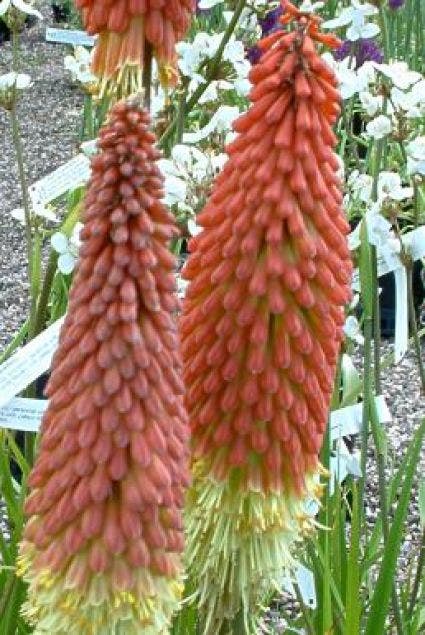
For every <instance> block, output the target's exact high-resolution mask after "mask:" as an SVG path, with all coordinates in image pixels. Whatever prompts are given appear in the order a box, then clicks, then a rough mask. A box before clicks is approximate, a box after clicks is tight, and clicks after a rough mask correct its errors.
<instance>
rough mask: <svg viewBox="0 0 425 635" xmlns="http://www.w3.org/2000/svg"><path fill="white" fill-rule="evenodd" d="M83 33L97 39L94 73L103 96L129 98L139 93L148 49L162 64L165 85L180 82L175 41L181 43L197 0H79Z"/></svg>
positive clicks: (162, 80) (77, 5) (159, 63)
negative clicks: (178, 79) (134, 93)
mask: <svg viewBox="0 0 425 635" xmlns="http://www.w3.org/2000/svg"><path fill="white" fill-rule="evenodd" d="M75 4H76V7H77V8H78V9H80V10H81V15H82V20H83V24H84V27H85V29H86V30H87V32H88V33H90V34H91V35H98V36H99V37H98V40H97V42H96V45H95V49H94V56H93V64H92V70H93V72H94V73H95V74H96V75H97V76H98V77H99V78H100V80H101V87H102V88H101V92H114V91H115V92H117V91H118V92H119V93H120V94H121V95H126V94H129V93H132V92H135V91H136V90H138V89H140V86H141V78H142V71H143V67H144V65H145V63H146V62H147V52H148V47H150V48H151V50H152V54H153V56H154V57H155V59H156V61H157V63H158V69H159V78H160V81H161V83H162V84H163V85H164V86H174V85H175V84H176V82H177V77H178V73H177V67H176V61H177V55H176V49H175V46H176V43H177V42H178V41H179V40H181V39H182V37H183V36H184V34H185V33H186V31H187V28H188V26H189V23H190V19H191V15H192V13H193V11H194V8H195V2H194V0H115V1H114V2H113V3H111V2H105V0H75Z"/></svg>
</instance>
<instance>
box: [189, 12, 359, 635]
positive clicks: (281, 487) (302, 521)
mask: <svg viewBox="0 0 425 635" xmlns="http://www.w3.org/2000/svg"><path fill="white" fill-rule="evenodd" d="M286 9H288V6H286ZM289 11H290V14H289V17H292V18H294V19H295V28H294V29H293V30H292V31H283V30H280V31H279V32H277V33H273V34H271V35H270V36H268V37H267V38H266V39H264V40H263V41H261V42H260V46H261V48H262V49H263V51H264V53H263V55H262V57H261V60H260V62H259V63H258V65H257V66H255V67H253V68H252V70H251V77H250V79H251V81H252V83H253V88H252V90H251V93H250V100H251V102H252V103H251V106H250V108H249V110H248V112H247V113H246V114H244V115H242V116H241V117H240V118H239V119H238V120H237V121H236V122H235V124H234V129H235V130H236V131H237V132H238V133H239V136H238V137H237V138H236V140H235V141H233V142H232V143H231V144H230V145H229V146H228V147H227V153H228V155H229V160H228V162H227V164H226V165H225V167H224V169H223V171H222V172H221V174H220V175H219V176H218V177H217V179H216V182H215V185H214V188H213V192H212V195H211V197H210V199H209V201H208V202H207V204H206V206H205V208H204V209H203V211H202V212H201V213H200V215H199V216H198V222H199V224H200V226H201V227H203V231H202V232H201V233H200V234H199V235H197V236H196V237H195V238H193V239H192V240H191V243H190V251H191V255H190V257H189V260H188V263H187V265H186V267H185V270H184V276H185V277H186V279H188V280H189V286H188V289H187V293H186V299H185V303H184V309H183V316H182V319H181V333H182V350H183V362H184V377H185V382H186V387H187V406H188V411H189V421H190V423H191V428H192V434H193V451H194V466H193V472H194V477H193V478H194V482H193V485H192V488H191V490H190V494H189V497H188V500H189V502H188V508H187V519H188V529H187V533H188V544H187V560H188V569H189V576H190V577H191V578H192V583H191V586H192V588H198V589H199V592H198V606H199V610H200V613H201V615H202V621H203V626H202V631H201V632H202V633H203V635H206V634H208V635H212V634H215V633H219V632H220V633H221V632H226V633H227V630H229V625H228V624H226V622H228V621H231V620H232V618H233V617H234V616H235V615H238V620H239V619H241V618H243V620H244V621H245V624H246V628H247V629H248V628H251V629H252V630H255V626H254V624H255V614H256V613H257V614H258V610H256V609H258V606H259V604H260V602H261V600H262V599H263V598H264V593H265V592H269V591H270V589H271V587H273V583H274V582H278V581H279V579H281V573H282V567H283V566H285V565H287V566H289V567H290V566H291V565H292V563H293V561H292V559H291V547H292V546H293V544H294V542H295V541H297V540H298V539H300V537H301V536H302V535H303V534H304V533H305V532H307V531H308V530H309V529H311V528H312V526H313V523H314V520H313V519H312V518H311V517H310V516H309V515H308V514H307V511H306V510H307V508H308V507H307V502H308V501H309V500H311V499H312V498H314V499H315V498H318V496H319V495H320V485H319V475H320V472H321V469H322V468H321V467H320V464H319V460H318V454H319V451H320V447H321V444H322V437H323V433H324V430H325V427H326V421H327V417H328V408H329V403H330V397H331V392H332V387H333V380H334V373H335V366H336V360H337V355H338V350H339V346H340V342H341V339H342V337H343V331H342V328H343V324H344V311H343V306H344V304H345V303H346V302H347V301H348V300H349V298H350V278H351V270H352V265H351V262H350V255H349V250H348V247H347V241H346V234H347V232H348V231H349V226H348V224H347V222H346V220H345V218H344V215H343V212H342V209H341V203H342V195H341V192H340V182H339V179H338V176H337V169H338V165H339V164H338V161H337V158H336V156H335V154H334V152H333V149H334V147H335V143H336V137H335V135H334V133H333V131H332V124H333V123H334V122H335V121H336V119H337V117H338V114H339V112H340V107H339V95H338V92H337V90H336V85H337V81H336V78H335V76H334V74H333V72H332V71H331V69H330V68H328V66H327V65H326V64H325V62H324V61H323V60H322V59H321V57H320V56H319V55H318V53H317V51H316V47H315V44H314V40H318V41H323V40H325V41H327V42H329V43H331V44H335V45H337V44H338V42H337V41H336V39H335V38H334V37H333V36H327V35H326V36H323V35H322V34H321V33H320V31H319V30H318V23H319V20H318V18H317V17H315V16H308V15H306V14H302V13H299V12H298V11H297V10H296V9H295V7H292V5H290V6H289ZM291 11H292V13H291ZM282 21H285V22H287V21H288V12H286V13H285V14H284V17H283V18H282ZM226 628H227V630H226ZM220 629H223V631H222V630H220Z"/></svg>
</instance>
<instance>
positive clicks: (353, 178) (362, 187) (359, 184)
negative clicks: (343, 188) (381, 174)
mask: <svg viewBox="0 0 425 635" xmlns="http://www.w3.org/2000/svg"><path fill="white" fill-rule="evenodd" d="M372 184H373V178H372V177H371V176H370V175H369V174H360V172H359V171H358V170H353V171H352V173H351V174H350V176H349V177H348V181H347V185H348V186H349V188H350V189H351V191H352V193H353V196H354V198H355V199H359V200H360V201H362V202H363V203H368V202H369V201H370V197H371V195H372Z"/></svg>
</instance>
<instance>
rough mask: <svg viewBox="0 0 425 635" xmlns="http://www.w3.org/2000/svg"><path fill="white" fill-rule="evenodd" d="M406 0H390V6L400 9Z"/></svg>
mask: <svg viewBox="0 0 425 635" xmlns="http://www.w3.org/2000/svg"><path fill="white" fill-rule="evenodd" d="M404 2H405V0H388V6H389V8H390V9H393V10H394V11H395V10H396V9H400V7H402V6H403V5H404Z"/></svg>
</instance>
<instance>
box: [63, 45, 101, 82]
mask: <svg viewBox="0 0 425 635" xmlns="http://www.w3.org/2000/svg"><path fill="white" fill-rule="evenodd" d="M90 64H91V53H90V51H89V50H88V49H86V48H84V46H75V47H74V55H66V56H65V59H64V66H65V70H67V71H69V72H70V73H71V76H72V79H73V81H74V82H80V83H81V84H94V83H96V82H97V77H96V76H95V75H93V73H92V72H91V70H90Z"/></svg>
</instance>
